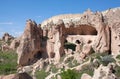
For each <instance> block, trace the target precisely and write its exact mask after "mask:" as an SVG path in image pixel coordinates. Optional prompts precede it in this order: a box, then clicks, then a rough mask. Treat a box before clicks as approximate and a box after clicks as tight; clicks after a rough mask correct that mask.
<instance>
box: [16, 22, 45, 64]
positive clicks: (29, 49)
mask: <svg viewBox="0 0 120 79" xmlns="http://www.w3.org/2000/svg"><path fill="white" fill-rule="evenodd" d="M41 34H42V30H41V29H40V28H39V27H37V24H36V23H35V22H34V21H31V20H28V21H27V23H26V28H25V31H24V33H23V35H22V36H21V39H20V45H19V47H18V48H17V53H18V64H19V65H28V64H31V63H33V62H35V61H36V60H38V59H40V58H42V57H43V52H42V49H41V41H42V40H41V38H42V36H41Z"/></svg>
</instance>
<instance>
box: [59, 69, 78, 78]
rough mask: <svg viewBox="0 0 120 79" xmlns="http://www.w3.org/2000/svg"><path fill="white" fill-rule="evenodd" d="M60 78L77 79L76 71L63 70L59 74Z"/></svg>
mask: <svg viewBox="0 0 120 79" xmlns="http://www.w3.org/2000/svg"><path fill="white" fill-rule="evenodd" d="M60 75H61V78H62V79H77V76H78V73H77V72H76V71H75V70H70V69H68V70H67V71H63V72H62V73H61V74H60Z"/></svg>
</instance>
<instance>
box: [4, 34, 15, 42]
mask: <svg viewBox="0 0 120 79" xmlns="http://www.w3.org/2000/svg"><path fill="white" fill-rule="evenodd" d="M13 39H14V37H13V36H12V35H9V34H8V33H5V34H4V35H3V37H2V40H3V41H5V42H8V41H11V40H13Z"/></svg>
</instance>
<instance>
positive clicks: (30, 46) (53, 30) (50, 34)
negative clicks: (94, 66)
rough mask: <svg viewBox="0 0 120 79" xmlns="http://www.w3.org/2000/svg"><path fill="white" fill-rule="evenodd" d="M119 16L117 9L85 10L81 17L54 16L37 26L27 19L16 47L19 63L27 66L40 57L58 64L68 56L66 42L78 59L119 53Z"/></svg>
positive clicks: (79, 15)
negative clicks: (64, 56)
mask: <svg viewBox="0 0 120 79" xmlns="http://www.w3.org/2000/svg"><path fill="white" fill-rule="evenodd" d="M119 13H120V9H110V10H107V11H105V12H95V13H93V12H91V11H90V10H87V11H86V12H84V13H83V14H68V15H67V14H66V15H59V16H55V17H52V18H49V19H48V20H45V21H44V22H43V23H41V24H40V25H39V26H37V24H36V23H35V22H34V21H31V20H28V21H27V23H26V28H25V31H24V33H23V34H22V36H21V39H20V45H19V46H18V48H17V53H18V64H20V65H28V64H31V63H33V62H35V61H36V60H38V59H40V58H49V60H51V59H54V60H55V62H56V63H58V62H59V61H60V58H61V56H62V55H64V54H65V53H67V50H66V49H65V47H64V46H65V43H66V42H67V43H69V44H70V43H73V44H75V45H74V48H76V50H73V52H74V53H75V52H82V53H81V54H80V56H81V58H85V57H86V56H87V55H89V54H90V53H91V52H90V51H91V50H92V49H93V50H94V51H95V52H98V53H109V54H111V53H112V54H113V55H116V54H119V51H120V50H119V47H120V45H119V42H120V39H119V38H120V33H119V26H120V20H119V18H120V15H119ZM76 41H79V43H81V44H80V45H79V44H76ZM75 46H76V47H75ZM11 47H12V46H11ZM79 47H80V48H79ZM23 60H24V61H23Z"/></svg>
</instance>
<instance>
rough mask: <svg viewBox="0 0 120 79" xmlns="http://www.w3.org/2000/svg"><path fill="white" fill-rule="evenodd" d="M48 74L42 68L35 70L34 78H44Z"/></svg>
mask: <svg viewBox="0 0 120 79" xmlns="http://www.w3.org/2000/svg"><path fill="white" fill-rule="evenodd" d="M48 75H49V73H48V72H45V70H44V69H42V70H40V71H36V72H35V76H36V79H45V77H47V76H48Z"/></svg>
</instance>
